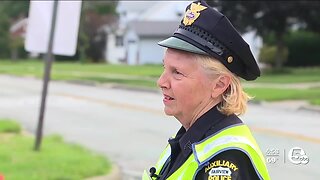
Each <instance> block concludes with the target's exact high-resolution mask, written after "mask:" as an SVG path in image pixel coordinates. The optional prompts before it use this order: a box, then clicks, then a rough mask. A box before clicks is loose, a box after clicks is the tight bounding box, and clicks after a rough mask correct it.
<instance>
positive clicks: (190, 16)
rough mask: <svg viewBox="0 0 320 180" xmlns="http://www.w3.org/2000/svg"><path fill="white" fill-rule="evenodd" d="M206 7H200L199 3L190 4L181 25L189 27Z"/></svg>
mask: <svg viewBox="0 0 320 180" xmlns="http://www.w3.org/2000/svg"><path fill="white" fill-rule="evenodd" d="M206 8H207V7H206V6H202V5H201V4H200V2H199V3H198V4H196V3H192V4H191V6H190V9H188V10H187V11H186V13H185V15H184V18H183V22H182V23H183V24H184V25H185V26H188V25H191V24H192V23H193V22H194V21H195V20H196V19H197V18H198V17H199V16H200V11H202V10H204V9H206Z"/></svg>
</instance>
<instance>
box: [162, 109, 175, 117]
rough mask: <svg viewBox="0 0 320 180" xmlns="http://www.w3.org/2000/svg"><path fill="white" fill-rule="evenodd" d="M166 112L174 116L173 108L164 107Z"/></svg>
mask: <svg viewBox="0 0 320 180" xmlns="http://www.w3.org/2000/svg"><path fill="white" fill-rule="evenodd" d="M164 113H165V114H166V115H167V116H173V115H174V113H173V111H172V110H171V109H169V108H166V107H165V108H164Z"/></svg>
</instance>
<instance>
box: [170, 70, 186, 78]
mask: <svg viewBox="0 0 320 180" xmlns="http://www.w3.org/2000/svg"><path fill="white" fill-rule="evenodd" d="M172 73H173V77H174V78H175V79H181V78H183V77H184V74H182V73H181V72H180V71H178V70H177V69H174V70H173V71H172Z"/></svg>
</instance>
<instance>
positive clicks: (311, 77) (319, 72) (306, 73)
mask: <svg viewBox="0 0 320 180" xmlns="http://www.w3.org/2000/svg"><path fill="white" fill-rule="evenodd" d="M255 82H261V83H263V82H268V83H303V82H320V67H309V68H285V69H284V70H283V71H282V72H274V71H265V72H262V75H261V77H259V78H258V79H257V80H256V81H255Z"/></svg>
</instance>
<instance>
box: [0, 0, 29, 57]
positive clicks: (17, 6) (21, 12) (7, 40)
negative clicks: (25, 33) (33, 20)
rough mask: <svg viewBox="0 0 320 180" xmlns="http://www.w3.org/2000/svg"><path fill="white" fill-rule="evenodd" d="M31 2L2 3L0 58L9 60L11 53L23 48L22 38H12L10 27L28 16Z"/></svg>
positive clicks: (0, 12) (0, 11)
mask: <svg viewBox="0 0 320 180" xmlns="http://www.w3.org/2000/svg"><path fill="white" fill-rule="evenodd" d="M28 10H29V1H0V37H1V38H0V57H1V58H8V57H9V56H10V51H13V50H14V49H15V50H16V49H17V48H19V47H20V46H23V41H21V38H11V36H10V31H9V29H10V26H11V25H13V24H14V23H15V22H16V21H18V20H19V19H22V18H23V17H26V16H27V13H28Z"/></svg>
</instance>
